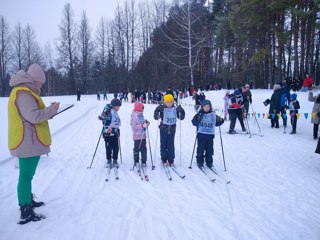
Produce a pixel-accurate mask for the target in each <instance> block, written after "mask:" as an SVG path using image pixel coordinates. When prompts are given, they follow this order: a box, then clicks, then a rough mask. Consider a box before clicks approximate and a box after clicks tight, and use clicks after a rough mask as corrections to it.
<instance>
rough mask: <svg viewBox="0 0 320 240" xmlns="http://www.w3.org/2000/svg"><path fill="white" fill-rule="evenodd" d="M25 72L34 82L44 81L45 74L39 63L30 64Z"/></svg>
mask: <svg viewBox="0 0 320 240" xmlns="http://www.w3.org/2000/svg"><path fill="white" fill-rule="evenodd" d="M27 73H28V74H29V76H30V77H31V78H32V80H33V81H34V82H41V83H43V84H44V83H45V81H46V75H45V74H44V72H43V70H42V68H41V67H40V66H39V64H36V63H34V64H32V65H30V67H29V69H28V71H27Z"/></svg>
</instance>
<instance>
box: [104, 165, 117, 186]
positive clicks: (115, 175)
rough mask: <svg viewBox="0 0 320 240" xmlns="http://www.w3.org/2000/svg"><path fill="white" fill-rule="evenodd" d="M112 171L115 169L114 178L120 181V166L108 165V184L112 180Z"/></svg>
mask: <svg viewBox="0 0 320 240" xmlns="http://www.w3.org/2000/svg"><path fill="white" fill-rule="evenodd" d="M112 169H113V172H114V178H115V179H116V180H119V172H118V169H119V166H113V164H108V165H107V177H106V182H108V181H109V179H110V176H111V171H112Z"/></svg>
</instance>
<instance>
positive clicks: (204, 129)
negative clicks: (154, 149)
mask: <svg viewBox="0 0 320 240" xmlns="http://www.w3.org/2000/svg"><path fill="white" fill-rule="evenodd" d="M44 83H45V74H44V71H43V70H42V68H41V67H40V66H39V65H38V64H32V65H31V66H30V67H29V69H28V71H27V72H25V71H23V70H20V71H18V72H17V73H16V74H14V75H13V76H12V77H11V79H10V86H11V87H12V88H13V89H12V92H11V94H10V97H9V103H8V124H9V126H8V131H9V134H8V136H9V137H8V144H9V149H10V153H11V155H13V156H16V157H17V158H19V165H20V170H19V180H18V186H17V193H18V203H19V206H20V211H21V215H20V221H19V224H25V223H28V222H30V221H40V220H42V219H44V218H45V216H44V215H42V214H37V213H36V212H35V211H34V209H35V208H37V207H40V206H43V205H44V203H43V202H36V201H35V197H34V195H33V193H32V178H33V176H34V174H35V172H36V168H37V165H38V162H39V160H40V156H41V155H44V154H48V153H49V152H50V144H51V134H50V129H49V125H48V120H49V119H52V118H53V117H54V116H55V115H56V114H57V111H58V109H59V102H53V103H51V105H50V106H48V107H46V106H45V104H44V103H43V101H42V99H41V97H40V91H41V87H42V86H43V84H44ZM312 83H313V80H312V78H311V77H310V76H309V75H307V76H306V79H305V81H304V83H303V88H302V89H301V91H306V90H309V89H310V88H311V86H312ZM251 86H252V85H251V84H245V85H244V86H243V87H241V88H239V89H235V90H234V91H233V92H232V93H231V92H230V90H226V92H225V96H224V97H223V101H224V106H225V108H224V113H225V114H224V118H220V117H219V116H217V115H216V113H215V111H214V110H213V108H212V104H211V102H210V101H209V100H208V99H206V96H205V94H204V92H203V91H202V88H201V87H199V88H198V89H197V91H195V89H194V87H190V88H188V89H184V90H179V89H177V90H172V89H171V88H170V87H169V88H168V89H167V90H166V91H160V90H154V91H141V92H140V91H138V90H135V91H134V92H132V93H131V102H132V103H134V104H133V110H132V114H131V119H130V125H131V128H132V140H133V163H134V164H140V161H141V166H142V167H145V166H146V162H147V148H146V138H147V134H146V133H147V131H148V127H149V125H150V122H149V121H148V120H147V119H145V117H144V115H143V111H144V104H145V103H150V104H157V106H156V108H155V110H154V114H153V117H154V119H155V120H157V121H158V126H157V127H158V128H159V132H160V155H161V160H162V164H163V166H164V167H169V166H170V167H174V160H175V145H174V142H175V141H174V139H175V133H176V125H177V121H178V120H179V121H183V120H184V118H185V111H184V109H183V107H182V106H181V102H180V101H179V99H182V98H185V97H188V96H192V98H193V99H194V101H195V109H196V113H195V115H194V117H193V118H192V125H194V126H195V127H196V131H197V138H196V140H197V142H198V146H197V155H196V159H197V165H198V167H199V168H200V169H201V168H203V167H204V163H205V166H206V167H208V168H212V166H213V165H212V164H213V160H212V156H213V154H214V149H213V146H214V143H213V139H214V137H215V127H218V126H221V125H222V124H223V123H224V122H225V121H227V120H228V117H229V120H230V125H229V131H228V132H229V134H236V133H237V132H236V131H235V125H236V120H237V119H238V120H239V122H240V125H241V129H242V131H243V132H246V131H247V129H246V126H245V121H246V120H247V116H248V115H247V114H248V112H249V108H250V105H251V104H252V102H253V97H252V93H251V91H250V88H251ZM290 90H293V91H297V90H298V87H297V86H296V85H295V84H294V83H290V81H287V82H286V84H284V85H281V84H275V85H274V86H273V94H272V96H271V98H270V99H267V100H266V101H265V102H264V104H265V105H266V106H269V115H268V117H269V118H270V121H271V128H279V118H280V117H281V118H282V121H283V126H284V129H285V128H286V127H287V118H289V117H290V122H291V125H292V131H291V134H295V133H296V132H297V121H298V118H297V114H298V111H299V109H300V104H299V101H298V98H297V94H296V93H292V94H290ZM103 98H104V100H107V94H106V92H105V91H104V92H103ZM80 99H81V92H80V90H79V89H78V91H77V101H80ZM97 99H98V100H100V92H98V94H97ZM308 100H309V101H311V102H314V106H313V109H312V112H313V113H314V116H312V120H311V121H312V123H313V137H314V139H319V138H318V129H319V123H320V95H319V94H318V95H316V96H314V95H313V93H312V92H311V91H310V92H309V96H308ZM122 101H127V102H128V101H129V100H128V93H127V92H122V93H115V94H114V98H113V99H112V100H111V102H110V103H109V104H106V106H105V107H104V109H103V111H102V113H101V114H100V115H99V116H98V119H99V120H101V122H102V125H103V130H102V136H103V138H104V141H105V149H106V159H107V167H109V168H112V167H113V168H118V167H119V163H118V153H119V141H120V127H121V119H120V116H119V114H118V111H119V110H120V108H121V106H122ZM221 101H222V99H221ZM287 110H288V111H289V116H288V115H287ZM247 126H248V124H247ZM316 153H319V154H320V140H318V146H317V148H316Z"/></svg>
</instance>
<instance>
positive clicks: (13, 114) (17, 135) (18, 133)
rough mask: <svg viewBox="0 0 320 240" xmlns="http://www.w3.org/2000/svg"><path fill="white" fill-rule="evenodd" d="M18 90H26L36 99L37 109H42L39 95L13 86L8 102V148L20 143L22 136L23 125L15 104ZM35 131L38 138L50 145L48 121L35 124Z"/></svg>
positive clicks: (42, 105) (13, 147)
mask: <svg viewBox="0 0 320 240" xmlns="http://www.w3.org/2000/svg"><path fill="white" fill-rule="evenodd" d="M19 91H27V92H29V93H30V94H32V96H33V97H34V98H35V99H36V100H37V103H38V107H39V109H43V108H45V107H46V106H45V105H44V103H43V101H42V99H41V97H40V96H39V95H38V94H36V93H35V92H33V91H31V90H30V89H29V88H26V87H15V88H13V90H12V91H11V94H10V97H9V103H8V137H9V138H8V146H9V149H10V150H12V149H16V148H17V147H19V145H20V144H21V142H22V140H23V137H24V126H23V122H22V118H21V116H20V114H19V110H18V108H17V106H16V100H17V93H18V92H19ZM35 132H36V135H37V137H38V140H39V142H40V143H41V144H43V145H45V146H49V145H51V134H50V129H49V124H48V121H43V122H41V123H37V124H35Z"/></svg>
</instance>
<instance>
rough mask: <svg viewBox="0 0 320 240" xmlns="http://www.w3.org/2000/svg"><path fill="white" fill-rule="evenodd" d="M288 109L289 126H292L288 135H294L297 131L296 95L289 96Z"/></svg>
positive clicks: (297, 107)
mask: <svg viewBox="0 0 320 240" xmlns="http://www.w3.org/2000/svg"><path fill="white" fill-rule="evenodd" d="M289 109H290V116H291V125H292V132H291V133H290V134H295V133H296V130H297V121H298V118H297V113H298V109H300V104H299V101H298V100H297V94H295V93H293V94H291V102H290V104H289Z"/></svg>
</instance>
